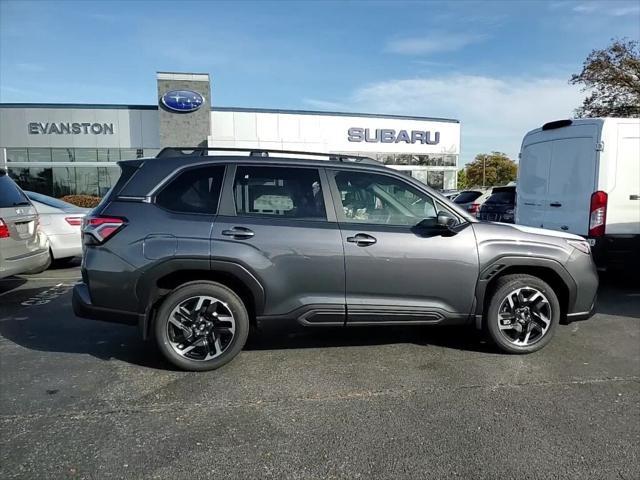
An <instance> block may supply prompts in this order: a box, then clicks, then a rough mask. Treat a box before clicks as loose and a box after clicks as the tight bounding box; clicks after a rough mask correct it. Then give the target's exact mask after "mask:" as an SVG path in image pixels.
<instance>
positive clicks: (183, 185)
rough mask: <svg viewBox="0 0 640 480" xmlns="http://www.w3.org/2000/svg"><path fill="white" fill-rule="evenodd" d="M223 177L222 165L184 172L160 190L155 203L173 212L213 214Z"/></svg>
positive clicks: (215, 209) (216, 209)
mask: <svg viewBox="0 0 640 480" xmlns="http://www.w3.org/2000/svg"><path fill="white" fill-rule="evenodd" d="M223 177H224V165H216V166H207V167H198V168H192V169H189V170H186V171H184V172H182V173H180V174H179V175H178V176H177V177H176V178H174V179H173V180H171V182H170V183H169V184H168V185H167V186H166V187H164V188H163V189H162V191H161V192H160V193H159V194H158V196H157V197H156V203H157V204H158V205H160V206H161V207H163V208H166V209H167V210H171V211H174V212H182V213H205V214H215V213H216V212H217V211H218V201H219V199H220V190H221V188H222V178H223Z"/></svg>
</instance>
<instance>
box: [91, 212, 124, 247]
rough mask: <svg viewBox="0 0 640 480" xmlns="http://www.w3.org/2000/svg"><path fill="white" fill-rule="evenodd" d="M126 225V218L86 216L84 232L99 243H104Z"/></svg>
mask: <svg viewBox="0 0 640 480" xmlns="http://www.w3.org/2000/svg"><path fill="white" fill-rule="evenodd" d="M124 225H125V219H124V218H118V217H85V218H84V222H83V227H82V233H83V234H84V235H88V236H90V237H92V238H93V239H94V240H95V241H96V242H97V243H104V242H106V241H107V240H108V239H109V238H111V237H113V236H114V235H115V234H116V232H118V231H119V230H120V229H121V228H122V227H123V226H124Z"/></svg>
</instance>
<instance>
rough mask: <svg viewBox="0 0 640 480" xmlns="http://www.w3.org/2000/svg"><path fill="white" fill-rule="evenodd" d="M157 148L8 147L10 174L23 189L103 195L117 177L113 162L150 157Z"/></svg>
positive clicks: (54, 192)
mask: <svg viewBox="0 0 640 480" xmlns="http://www.w3.org/2000/svg"><path fill="white" fill-rule="evenodd" d="M158 151H159V149H157V148H155V149H154V148H147V149H142V148H138V149H135V148H134V149H132V148H122V149H117V148H98V149H95V148H37V147H36V148H7V149H6V167H7V170H8V172H9V175H10V176H11V177H12V178H13V179H14V180H15V181H16V182H17V183H18V184H19V185H20V186H21V187H22V188H23V189H24V190H31V191H34V192H38V193H44V194H45V195H51V196H54V197H57V198H59V197H63V196H65V195H71V194H74V195H95V196H103V195H104V194H105V193H106V192H107V191H108V190H109V189H110V188H111V187H112V186H113V185H114V184H115V182H116V181H117V180H118V177H119V176H120V168H119V167H118V166H117V164H116V163H115V162H119V161H120V160H128V159H133V158H141V157H143V156H144V157H152V156H155V155H156V154H157V153H158Z"/></svg>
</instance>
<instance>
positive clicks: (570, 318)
mask: <svg viewBox="0 0 640 480" xmlns="http://www.w3.org/2000/svg"><path fill="white" fill-rule="evenodd" d="M596 299H597V298H594V299H593V303H592V304H591V308H589V310H588V311H586V312H575V313H568V314H567V322H568V323H571V322H577V321H580V320H589V319H590V318H591V317H593V315H594V314H595V313H596Z"/></svg>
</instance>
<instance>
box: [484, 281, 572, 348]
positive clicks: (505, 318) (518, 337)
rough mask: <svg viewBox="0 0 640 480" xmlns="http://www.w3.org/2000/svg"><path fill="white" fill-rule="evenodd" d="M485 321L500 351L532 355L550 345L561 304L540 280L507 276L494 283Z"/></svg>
mask: <svg viewBox="0 0 640 480" xmlns="http://www.w3.org/2000/svg"><path fill="white" fill-rule="evenodd" d="M484 321H485V326H486V329H487V332H488V333H489V336H490V337H491V339H492V340H493V342H494V343H495V344H496V345H497V346H498V348H500V350H502V351H504V352H507V353H531V352H535V351H536V350H540V349H541V348H542V347H544V346H545V345H546V344H547V343H549V342H550V341H551V338H552V337H553V334H554V332H555V330H556V328H557V325H558V323H559V321H560V302H559V301H558V297H557V295H556V294H555V292H554V291H553V289H552V288H551V287H550V286H549V284H547V283H546V282H544V281H543V280H541V279H540V278H538V277H534V276H532V275H524V274H517V275H506V276H504V277H501V278H499V279H498V280H497V281H496V285H495V289H494V290H493V295H492V296H491V298H490V299H489V304H488V308H487V310H486V312H485V318H484Z"/></svg>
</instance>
